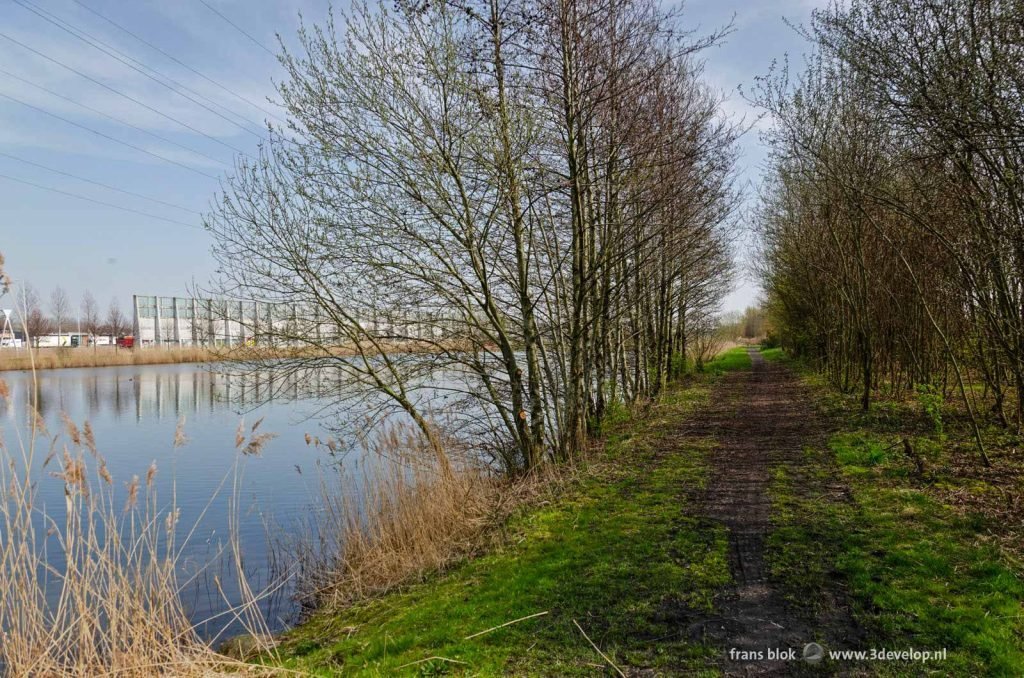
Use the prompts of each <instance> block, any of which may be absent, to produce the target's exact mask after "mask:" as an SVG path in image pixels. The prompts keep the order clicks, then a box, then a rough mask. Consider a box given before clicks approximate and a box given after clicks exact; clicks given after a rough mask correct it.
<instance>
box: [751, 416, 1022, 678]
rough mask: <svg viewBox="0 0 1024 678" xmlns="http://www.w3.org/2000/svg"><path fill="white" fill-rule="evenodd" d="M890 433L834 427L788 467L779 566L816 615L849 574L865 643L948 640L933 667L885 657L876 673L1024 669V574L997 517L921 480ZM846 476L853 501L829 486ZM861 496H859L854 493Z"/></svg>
mask: <svg viewBox="0 0 1024 678" xmlns="http://www.w3.org/2000/svg"><path fill="white" fill-rule="evenodd" d="M890 445H891V441H890V437H886V438H884V439H883V438H882V437H880V436H879V434H877V433H874V432H872V431H871V430H866V429H854V430H847V431H845V432H842V433H839V434H836V435H834V436H833V437H832V438H831V440H830V442H829V449H828V450H823V449H819V450H813V449H808V450H807V451H806V454H807V455H808V459H807V462H808V463H807V464H804V465H800V466H799V467H794V468H786V467H779V468H777V469H776V472H775V477H774V481H773V484H772V497H773V505H774V515H773V521H774V523H775V525H776V529H775V530H774V531H773V533H772V534H771V535H770V537H769V562H770V566H771V568H772V573H773V575H774V576H775V577H777V578H778V579H779V580H780V581H781V582H783V583H784V587H785V589H786V590H787V591H788V593H789V595H790V598H791V600H792V602H793V603H794V604H795V605H798V606H803V607H804V608H806V609H807V610H808V612H809V613H811V614H813V613H815V612H820V610H818V609H817V606H818V605H820V604H821V601H820V600H818V599H816V598H815V597H814V596H813V595H811V596H808V595H807V594H808V592H813V591H817V590H822V588H823V587H825V585H826V583H827V582H828V581H829V580H830V579H833V578H835V577H837V576H839V577H841V578H842V579H844V580H845V581H846V582H847V585H848V587H849V595H850V598H851V601H852V604H853V607H854V612H855V615H856V617H857V618H858V620H859V621H860V623H861V625H862V626H863V628H864V630H865V631H866V633H867V636H868V637H867V638H866V639H865V640H864V647H885V648H890V649H904V648H910V647H913V648H917V649H931V650H938V649H942V648H947V649H948V658H947V659H946V660H945V661H943V662H942V663H941V664H940V663H932V664H930V665H924V666H922V665H921V664H908V663H876V664H871V665H870V667H869V668H870V671H871V672H872V673H876V674H881V675H908V674H910V675H917V674H919V673H924V672H925V671H926V670H928V669H930V670H931V671H937V672H940V673H942V674H943V675H992V676H1019V675H1024V640H1022V639H1024V623H1022V612H1024V610H1022V601H1024V583H1022V581H1021V578H1020V576H1019V574H1018V573H1017V572H1015V571H1014V570H1013V568H1012V567H1011V566H1010V564H1009V563H1008V562H1007V561H1006V560H1005V559H1004V558H1003V557H1002V555H1001V553H1000V552H999V550H998V549H997V548H996V547H995V546H993V545H991V544H989V543H986V541H985V540H984V537H983V535H984V534H985V532H986V531H987V526H986V522H985V520H984V519H982V518H981V517H979V516H974V515H966V516H965V515H960V514H958V513H956V512H954V511H953V510H952V509H950V508H949V507H946V506H944V505H942V504H941V503H940V502H938V501H937V500H936V499H935V498H933V497H931V496H929V494H928V493H927V492H926V491H925V489H924V488H922V487H919V486H918V484H919V483H918V482H917V481H915V480H914V479H913V478H912V472H911V471H910V467H909V465H908V461H907V460H905V459H903V458H902V451H901V449H900V448H899V447H896V448H893V447H890ZM836 475H838V476H839V477H841V478H842V480H843V481H845V483H847V484H848V485H849V488H850V492H851V496H850V498H849V499H848V500H844V499H842V498H839V497H836V496H834V495H830V494H828V493H827V491H826V490H827V489H828V487H829V481H830V478H834V477H835V476H836ZM851 500H852V501H851Z"/></svg>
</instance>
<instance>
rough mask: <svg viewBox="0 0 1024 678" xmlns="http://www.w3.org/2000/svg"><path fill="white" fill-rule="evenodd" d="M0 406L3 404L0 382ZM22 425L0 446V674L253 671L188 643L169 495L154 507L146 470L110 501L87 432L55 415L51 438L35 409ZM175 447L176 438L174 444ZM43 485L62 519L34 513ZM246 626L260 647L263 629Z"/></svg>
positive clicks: (190, 634) (245, 608)
mask: <svg viewBox="0 0 1024 678" xmlns="http://www.w3.org/2000/svg"><path fill="white" fill-rule="evenodd" d="M0 399H3V401H4V405H5V406H6V407H7V408H10V407H11V406H12V399H11V397H10V394H9V392H8V389H7V386H6V384H5V383H4V382H3V380H0ZM28 417H29V420H28V422H27V423H28V426H27V427H26V428H27V431H29V434H28V436H27V437H24V438H22V437H20V434H18V431H19V429H17V428H15V429H14V432H15V434H18V435H19V437H18V440H17V441H16V442H14V443H8V442H6V441H4V440H0V482H2V491H3V495H2V497H0V634H2V636H0V672H2V673H3V674H4V675H11V676H99V675H117V676H153V675H174V676H192V675H212V674H217V673H222V672H225V673H239V672H241V673H252V672H254V671H257V670H258V669H256V668H255V667H249V666H247V665H243V664H241V663H239V662H235V661H233V660H229V659H227V658H225V657H222V656H220V655H218V654H217V653H216V652H214V650H213V649H212V648H211V647H210V646H209V645H208V644H207V643H206V642H204V641H203V640H202V639H200V638H199V637H198V635H197V634H196V633H195V630H194V629H195V627H194V626H193V624H192V623H191V621H190V620H189V618H188V615H187V614H186V611H185V609H184V607H183V605H182V599H181V596H180V591H181V586H180V583H179V581H178V567H177V565H178V554H179V549H178V547H177V545H176V539H175V534H176V531H177V530H176V528H177V527H178V520H179V515H180V514H179V511H178V509H177V507H176V506H175V503H174V500H173V497H172V498H170V501H169V503H165V504H160V503H158V501H157V496H156V489H155V484H154V483H155V478H156V475H157V473H159V469H158V468H157V466H156V463H155V462H154V463H153V464H152V465H151V466H150V467H149V469H148V470H147V471H146V472H145V474H144V475H143V477H141V478H140V477H138V476H135V477H133V478H132V479H131V481H129V482H127V483H125V485H124V490H123V491H122V492H121V493H120V494H121V497H120V501H118V495H117V493H116V492H115V488H116V487H117V483H116V481H115V480H114V478H113V477H112V476H111V473H110V472H109V470H108V468H107V465H106V462H105V460H104V459H103V456H102V455H101V454H100V453H99V452H98V451H97V448H96V441H95V440H94V438H93V433H92V430H91V428H90V427H89V425H88V424H87V423H86V424H85V425H83V426H82V427H81V428H79V426H78V425H76V424H75V423H74V422H72V421H70V420H69V419H67V418H66V417H65V419H64V426H63V428H64V430H63V431H62V432H58V433H57V434H51V432H49V431H47V429H46V425H45V423H44V422H43V420H42V419H41V417H39V416H38V414H36V412H35V410H34V409H31V408H30V411H29V412H28ZM179 440H181V441H183V440H184V436H183V435H179V434H176V435H175V441H179ZM176 444H177V442H176ZM37 462H38V463H37ZM47 476H50V477H49V478H48V477H47ZM48 480H52V481H53V482H60V483H62V484H63V488H64V506H63V513H64V515H63V516H55V515H49V514H47V513H46V512H44V510H43V509H42V507H41V505H40V501H39V486H40V483H42V482H47V481H48ZM234 544H235V545H236V546H237V540H235V542H234ZM237 562H238V567H239V570H240V568H241V565H240V559H239V560H238V561H237ZM252 603H253V600H252V598H251V596H250V598H249V599H248V600H245V601H242V603H241V604H240V605H239V607H238V609H237V610H233V611H232V612H233V614H234V615H235V616H236V618H242V619H245V620H250V619H253V618H254V609H256V610H258V606H255V605H253V604H252ZM253 628H255V629H256V630H257V637H260V636H261V634H260V631H262V630H263V629H265V626H263V627H261V626H260V624H259V623H256V624H255V625H254V627H253Z"/></svg>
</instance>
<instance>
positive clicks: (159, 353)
mask: <svg viewBox="0 0 1024 678" xmlns="http://www.w3.org/2000/svg"><path fill="white" fill-rule="evenodd" d="M220 357H221V354H220V353H219V352H215V351H213V350H211V349H208V348H203V347H201V346H181V347H176V348H146V349H125V348H117V347H114V346H95V347H88V346H85V347H82V348H32V349H28V348H24V349H12V348H4V349H0V370H32V369H36V370H54V369H61V368H65V367H116V366H118V365H170V364H175V363H202V362H209V361H212V360H217V359H220Z"/></svg>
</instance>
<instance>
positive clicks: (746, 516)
mask: <svg viewBox="0 0 1024 678" xmlns="http://www.w3.org/2000/svg"><path fill="white" fill-rule="evenodd" d="M748 352H749V354H750V358H751V361H752V362H753V368H752V369H751V370H750V371H740V372H732V373H728V374H726V375H725V376H724V377H723V379H722V381H721V382H719V383H718V384H717V385H716V386H715V387H714V390H713V392H712V396H711V403H710V405H709V408H708V411H707V414H706V418H705V420H704V421H703V422H702V424H701V425H700V430H699V431H696V432H697V433H698V434H699V435H706V436H710V437H713V438H715V439H716V440H717V443H718V444H717V445H716V448H715V450H714V452H713V453H712V454H711V456H710V459H709V461H710V464H711V475H710V478H709V481H708V486H707V489H706V493H705V495H704V497H703V512H704V516H705V517H706V518H707V519H709V520H712V521H714V522H717V523H719V524H721V525H723V526H724V527H725V528H726V529H727V530H728V535H729V568H730V571H731V574H732V578H733V583H732V585H731V586H730V587H728V589H727V590H724V591H722V592H721V593H720V595H719V597H718V599H717V605H716V607H717V610H716V613H715V615H714V616H710V617H707V618H704V619H697V620H695V621H694V623H693V624H692V625H691V628H690V633H691V635H693V636H696V637H701V636H703V638H704V639H706V640H709V641H711V642H713V643H715V644H717V645H719V646H720V647H722V649H723V658H724V666H723V668H724V669H725V671H726V673H727V674H729V675H791V674H794V673H801V672H803V671H805V670H806V669H807V668H809V667H808V666H807V664H806V663H805V662H803V661H802V660H800V661H796V662H785V661H771V660H769V659H768V657H767V655H768V650H769V649H780V648H781V649H788V648H794V649H795V651H796V654H797V657H798V658H799V657H801V655H802V652H803V648H804V646H805V645H806V644H807V643H808V642H811V641H813V640H815V639H816V638H822V637H824V638H826V642H828V641H833V640H834V641H837V642H835V643H830V644H832V646H833V647H836V646H840V645H846V644H847V643H844V642H842V638H843V637H844V636H845V637H848V638H854V637H856V636H858V635H859V633H858V632H857V629H856V625H855V624H854V622H853V620H852V618H851V617H850V615H849V614H848V612H847V611H846V606H845V605H842V604H840V603H838V602H837V603H836V604H834V605H832V606H830V607H832V608H833V609H831V610H830V611H829V613H828V622H827V628H822V620H820V619H819V620H809V619H805V618H803V617H802V616H801V615H800V614H799V613H798V612H797V611H796V610H794V609H793V606H791V605H789V604H788V603H787V602H786V600H785V598H784V596H783V593H782V591H781V590H780V588H779V586H778V585H777V584H776V583H774V582H773V581H772V579H771V577H770V573H769V569H768V565H767V562H766V538H767V535H768V533H769V531H770V528H771V522H770V520H771V500H770V497H769V493H768V490H769V484H770V482H771V478H772V469H773V468H774V467H775V466H776V465H779V464H786V465H788V466H790V467H799V465H800V464H801V463H803V459H804V454H803V448H804V446H805V445H808V444H812V443H821V442H822V438H821V436H822V432H823V425H822V422H821V421H820V420H819V418H818V417H817V416H815V412H814V410H813V408H812V407H811V404H810V401H809V399H808V395H807V393H806V390H805V388H804V387H803V386H802V385H801V384H800V383H799V381H798V380H797V378H796V377H795V376H794V375H793V374H792V373H791V372H790V371H789V370H788V369H786V368H785V367H783V366H780V365H777V364H773V363H769V362H766V361H765V360H764V359H763V358H762V356H761V354H760V353H759V352H758V351H757V350H756V349H748ZM807 594H808V595H818V596H824V597H828V598H830V599H832V600H834V601H839V600H841V598H842V596H841V594H839V593H837V592H821V591H808V592H807ZM730 648H733V649H735V650H738V651H746V652H748V653H760V657H758V656H757V655H754V654H747V655H746V656H744V655H742V654H740V653H738V652H734V653H732V654H731V655H730V652H729V650H730Z"/></svg>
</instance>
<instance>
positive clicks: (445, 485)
mask: <svg viewBox="0 0 1024 678" xmlns="http://www.w3.org/2000/svg"><path fill="white" fill-rule="evenodd" d="M316 443H317V441H314V444H316ZM364 446H365V447H364V449H365V454H364V462H363V473H362V474H361V476H360V477H359V479H358V481H356V482H355V483H354V484H353V482H352V481H351V480H350V479H348V478H346V477H345V476H344V473H343V472H342V473H333V472H331V471H326V472H324V473H322V474H321V497H320V506H319V510H318V511H316V512H315V514H314V517H313V518H312V524H311V525H310V526H309V531H308V532H307V533H306V534H303V535H301V536H300V537H299V538H298V539H296V540H294V541H293V542H291V543H289V544H286V545H285V547H284V548H285V549H286V550H289V551H290V553H289V556H290V558H289V559H290V560H291V561H292V562H298V563H299V564H300V567H299V572H300V575H299V577H300V578H299V582H298V585H297V590H298V595H299V596H300V597H301V600H302V602H303V604H304V605H306V606H307V607H309V608H314V609H315V608H321V607H325V606H327V607H331V606H336V607H340V606H344V605H348V604H351V603H353V602H355V601H357V600H360V599H364V598H369V597H373V596H377V595H381V594H382V593H385V592H387V591H389V590H391V589H393V588H394V587H396V586H400V585H402V584H406V583H409V582H410V581H414V580H417V579H420V578H422V577H423V576H424V575H426V574H428V573H431V572H436V571H438V570H443V569H445V568H446V567H448V566H450V565H451V564H452V563H454V562H456V561H458V560H461V559H463V558H464V557H466V556H467V555H469V554H471V553H472V552H474V551H475V550H477V549H478V548H480V547H481V546H482V545H483V544H484V543H485V539H484V537H485V536H486V535H488V534H489V529H488V528H490V527H492V526H494V525H495V524H496V523H498V522H500V521H501V520H502V518H503V517H504V516H505V515H506V514H507V513H508V511H509V510H511V508H512V507H513V506H514V505H515V504H516V503H517V501H518V498H519V497H520V496H521V495H522V492H517V491H514V489H516V487H518V488H519V489H522V487H523V486H522V485H517V486H513V485H512V483H511V482H510V481H509V480H508V479H506V478H503V477H498V476H495V475H494V474H493V473H492V472H491V471H490V470H489V469H488V468H486V466H484V465H483V464H481V463H479V462H477V461H476V460H475V459H474V458H473V456H472V454H471V452H469V451H462V452H460V453H455V452H453V450H457V449H459V448H457V447H454V446H451V447H447V448H446V449H447V450H448V452H447V453H442V454H447V455H448V458H445V459H440V458H439V456H438V452H437V451H436V450H434V449H430V448H429V447H428V445H427V443H426V442H425V441H423V440H422V438H421V437H420V436H419V435H417V434H416V433H414V432H412V431H411V430H410V429H406V428H404V427H393V428H391V429H389V430H387V431H385V432H384V433H383V434H380V435H378V436H376V437H375V438H374V439H373V441H372V443H365V442H364ZM356 498H358V499H356Z"/></svg>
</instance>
